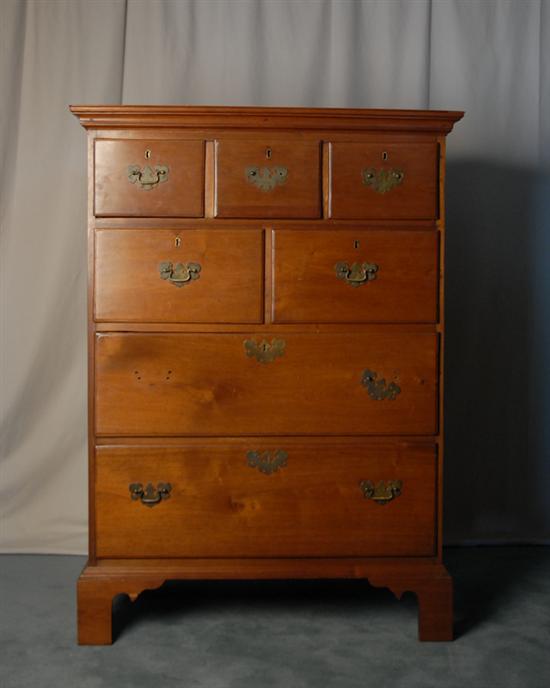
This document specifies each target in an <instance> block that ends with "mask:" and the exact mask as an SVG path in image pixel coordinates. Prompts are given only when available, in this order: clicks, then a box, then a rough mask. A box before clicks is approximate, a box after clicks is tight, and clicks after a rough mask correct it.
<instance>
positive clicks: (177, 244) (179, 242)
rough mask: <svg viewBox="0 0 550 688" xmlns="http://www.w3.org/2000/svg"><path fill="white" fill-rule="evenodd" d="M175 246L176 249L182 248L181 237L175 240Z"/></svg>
mask: <svg viewBox="0 0 550 688" xmlns="http://www.w3.org/2000/svg"><path fill="white" fill-rule="evenodd" d="M174 246H175V247H176V248H179V247H180V246H181V237H179V236H177V237H176V238H175V239H174Z"/></svg>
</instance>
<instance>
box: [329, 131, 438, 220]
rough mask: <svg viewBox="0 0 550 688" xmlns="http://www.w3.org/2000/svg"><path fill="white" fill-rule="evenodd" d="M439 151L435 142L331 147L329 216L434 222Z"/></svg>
mask: <svg viewBox="0 0 550 688" xmlns="http://www.w3.org/2000/svg"><path fill="white" fill-rule="evenodd" d="M437 151H438V147H437V144H436V143H395V142H386V143H358V142H351V143H350V142H346V143H344V142H341V143H340V142H338V143H333V144H332V145H331V160H332V165H331V178H332V189H331V217H334V218H368V219H375V218H380V219H386V218H388V219H407V220H412V219H431V218H435V217H436V216H437V211H438V198H437V179H438V175H437V163H438V155H437Z"/></svg>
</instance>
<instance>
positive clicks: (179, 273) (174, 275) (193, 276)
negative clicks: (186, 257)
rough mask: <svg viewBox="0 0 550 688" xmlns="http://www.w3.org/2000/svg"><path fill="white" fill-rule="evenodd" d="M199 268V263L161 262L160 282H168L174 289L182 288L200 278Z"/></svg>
mask: <svg viewBox="0 0 550 688" xmlns="http://www.w3.org/2000/svg"><path fill="white" fill-rule="evenodd" d="M201 269H202V268H201V266H200V264H199V263H176V264H175V265H174V264H173V263H169V262H163V263H161V264H160V265H159V272H160V278H161V280H168V282H171V283H172V284H173V285H174V286H175V287H183V286H185V285H186V284H188V283H189V282H192V281H193V280H197V279H199V277H200V274H199V273H200V271H201Z"/></svg>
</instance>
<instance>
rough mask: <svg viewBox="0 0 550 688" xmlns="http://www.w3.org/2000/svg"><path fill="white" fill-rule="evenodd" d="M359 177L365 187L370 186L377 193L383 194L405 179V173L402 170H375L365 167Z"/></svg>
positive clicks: (374, 168)
mask: <svg viewBox="0 0 550 688" xmlns="http://www.w3.org/2000/svg"><path fill="white" fill-rule="evenodd" d="M361 177H362V179H363V184H364V185H365V186H370V187H371V188H372V189H374V191H376V192H377V193H380V194H384V193H386V192H387V191H391V190H392V189H393V188H394V187H396V186H399V184H401V182H402V181H403V179H404V178H405V173H404V172H403V170H396V169H381V170H377V169H376V167H367V168H365V169H364V170H363V171H362V172H361Z"/></svg>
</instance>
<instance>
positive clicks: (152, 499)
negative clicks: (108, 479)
mask: <svg viewBox="0 0 550 688" xmlns="http://www.w3.org/2000/svg"><path fill="white" fill-rule="evenodd" d="M128 489H129V490H130V497H131V498H132V500H134V501H137V500H138V499H139V500H141V503H142V504H145V506H155V504H158V503H159V502H160V501H162V500H163V499H169V497H170V491H171V490H172V485H170V483H158V485H157V486H156V488H155V487H153V483H147V485H146V486H145V488H144V487H143V485H142V483H130V485H128Z"/></svg>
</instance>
